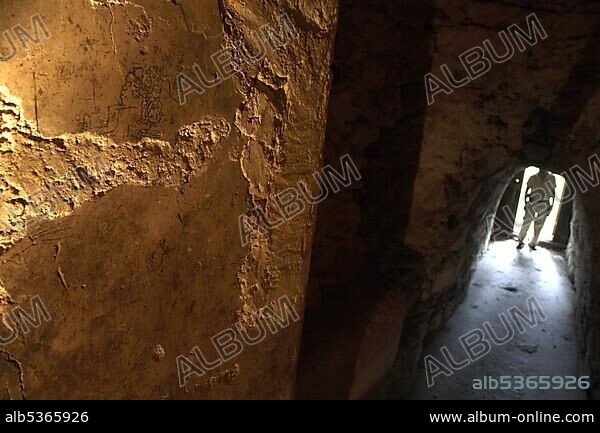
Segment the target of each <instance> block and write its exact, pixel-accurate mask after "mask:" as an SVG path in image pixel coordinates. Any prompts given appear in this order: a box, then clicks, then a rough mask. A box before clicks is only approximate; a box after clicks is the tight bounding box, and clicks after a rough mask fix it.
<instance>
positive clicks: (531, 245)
mask: <svg viewBox="0 0 600 433" xmlns="http://www.w3.org/2000/svg"><path fill="white" fill-rule="evenodd" d="M529 248H531V249H532V250H533V251H535V250H537V246H536V245H533V244H529Z"/></svg>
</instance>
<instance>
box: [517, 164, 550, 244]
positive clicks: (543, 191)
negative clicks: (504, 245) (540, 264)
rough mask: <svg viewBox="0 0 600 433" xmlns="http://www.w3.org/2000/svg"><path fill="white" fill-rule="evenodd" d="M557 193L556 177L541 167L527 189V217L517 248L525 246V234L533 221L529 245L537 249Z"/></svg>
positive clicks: (532, 177)
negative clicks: (531, 237)
mask: <svg viewBox="0 0 600 433" xmlns="http://www.w3.org/2000/svg"><path fill="white" fill-rule="evenodd" d="M555 194H556V179H555V178H554V175H553V174H552V173H550V172H549V171H548V170H544V169H542V168H540V170H539V171H538V172H537V173H536V174H535V175H533V176H531V177H530V178H529V180H528V181H527V190H526V191H525V217H524V218H523V226H522V227H521V232H520V233H519V244H518V245H517V249H519V250H520V249H521V248H523V247H524V246H525V243H524V241H525V236H527V232H528V231H529V227H530V226H531V223H533V239H532V240H531V242H530V243H529V247H530V248H531V249H532V250H535V249H536V247H537V243H538V239H539V237H540V232H541V231H542V228H543V227H544V223H545V222H546V218H547V217H548V215H549V214H550V212H552V207H553V206H554V197H555Z"/></svg>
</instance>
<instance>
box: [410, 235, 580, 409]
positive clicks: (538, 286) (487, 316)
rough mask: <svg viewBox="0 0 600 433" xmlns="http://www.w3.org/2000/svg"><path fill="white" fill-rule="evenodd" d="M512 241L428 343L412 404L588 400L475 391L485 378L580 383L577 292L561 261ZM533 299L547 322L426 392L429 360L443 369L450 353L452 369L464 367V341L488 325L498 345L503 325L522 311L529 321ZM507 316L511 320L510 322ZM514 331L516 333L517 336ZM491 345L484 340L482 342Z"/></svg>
mask: <svg viewBox="0 0 600 433" xmlns="http://www.w3.org/2000/svg"><path fill="white" fill-rule="evenodd" d="M515 245H516V243H515V242H514V241H502V242H494V243H492V244H490V247H489V249H488V251H487V252H486V254H485V255H484V257H483V258H482V259H481V261H480V262H479V264H478V266H477V270H476V272H475V275H474V277H473V281H472V283H471V287H470V288H469V292H468V295H467V297H466V299H465V301H464V302H463V303H462V304H461V305H460V306H459V307H458V309H457V311H456V312H455V314H454V315H453V316H452V317H451V318H450V320H449V321H448V322H447V323H446V325H445V326H444V328H443V329H442V330H441V331H440V332H439V333H438V334H437V335H436V336H435V337H434V338H433V339H432V340H430V341H428V342H426V344H425V346H424V349H423V353H422V357H421V360H420V361H419V371H418V376H417V383H416V385H415V388H414V390H413V396H412V397H413V398H415V399H488V400H489V399H494V400H496V399H585V397H586V396H585V391H582V390H580V389H574V390H564V389H563V390H552V389H550V390H539V389H536V390H532V389H527V386H525V387H524V389H522V390H518V391H517V390H515V389H514V388H515V385H514V384H515V381H514V380H513V381H512V383H513V389H510V390H499V389H495V390H490V389H474V388H473V384H474V379H482V378H483V377H484V376H493V377H495V378H496V379H499V377H500V376H524V377H525V378H527V377H528V376H550V377H553V376H562V377H566V376H577V349H576V341H575V328H576V326H575V311H574V305H575V303H574V295H575V292H574V290H573V289H572V285H571V283H570V281H569V279H568V276H567V269H566V268H567V267H566V261H565V257H564V253H560V252H556V251H551V250H547V249H544V248H541V247H538V249H537V250H536V251H532V250H530V249H529V248H528V247H526V248H524V249H523V250H521V251H517V250H516V249H515ZM532 295H533V296H534V297H535V299H537V301H538V302H539V305H540V307H541V309H542V310H543V312H544V313H545V315H546V316H547V319H546V320H544V321H543V322H541V323H538V324H535V325H534V326H532V327H529V326H528V325H527V324H526V325H525V329H526V331H525V332H524V333H523V334H520V333H519V332H515V335H514V337H513V338H512V339H510V341H508V342H507V343H506V344H503V345H495V344H494V343H493V342H492V343H491V351H490V352H489V353H488V354H487V355H485V356H482V357H481V358H480V359H478V360H476V361H474V362H472V363H470V364H469V365H467V366H466V367H464V368H462V369H460V370H458V371H454V372H453V374H451V375H448V376H445V375H444V374H439V375H437V376H435V378H434V384H433V386H431V387H428V384H427V379H426V372H425V364H424V358H425V356H427V355H432V356H434V357H435V358H436V359H438V360H440V361H442V362H444V363H445V364H446V365H447V363H446V361H445V358H444V356H443V355H442V353H441V352H440V350H441V348H442V347H444V346H446V347H448V350H449V352H450V354H451V355H452V357H453V359H454V361H456V362H457V363H460V362H461V361H463V360H465V359H467V354H466V352H465V349H464V348H463V347H462V346H461V344H460V340H459V338H460V337H461V336H462V335H464V334H466V333H468V332H469V331H471V330H474V329H481V330H485V328H484V323H485V322H486V321H489V322H490V323H491V326H492V328H493V330H494V331H495V333H496V335H497V336H498V337H502V336H504V335H507V332H506V331H505V328H504V326H503V325H502V322H501V320H500V318H499V314H500V313H501V312H504V313H507V312H508V311H509V309H511V308H512V307H515V306H516V307H518V308H519V309H520V310H521V311H522V312H524V313H526V314H528V307H527V301H526V300H527V298H529V297H530V296H532ZM507 316H509V315H508V314H507ZM515 331H516V330H515ZM485 335H486V338H487V339H488V340H489V337H487V335H488V334H487V333H486V334H485Z"/></svg>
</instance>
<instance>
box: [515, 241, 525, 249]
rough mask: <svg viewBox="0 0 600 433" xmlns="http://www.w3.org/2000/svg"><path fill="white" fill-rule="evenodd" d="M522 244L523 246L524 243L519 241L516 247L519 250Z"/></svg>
mask: <svg viewBox="0 0 600 433" xmlns="http://www.w3.org/2000/svg"><path fill="white" fill-rule="evenodd" d="M524 246H525V244H524V243H523V242H519V245H517V249H518V250H520V249H521V248H523V247H524Z"/></svg>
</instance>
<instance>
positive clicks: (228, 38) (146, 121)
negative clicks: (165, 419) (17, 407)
mask: <svg viewBox="0 0 600 433" xmlns="http://www.w3.org/2000/svg"><path fill="white" fill-rule="evenodd" d="M336 8H337V6H336V3H335V2H333V1H326V0H323V1H313V0H311V1H300V2H298V1H294V2H291V1H290V2H288V1H284V2H281V1H278V2H275V1H250V2H245V3H244V4H242V3H240V2H238V1H233V0H232V1H229V0H218V1H217V0H209V1H203V2H197V1H193V0H178V1H168V2H165V1H162V2H157V1H153V0H140V1H116V0H105V1H95V0H65V1H62V2H60V3H59V2H48V1H41V0H39V1H34V0H29V1H11V0H2V1H1V2H0V11H1V14H0V29H1V30H4V29H5V28H6V29H13V28H15V26H18V25H22V26H23V27H24V28H26V29H28V30H30V31H31V28H32V26H31V24H30V16H31V15H33V14H39V16H40V17H42V19H43V22H44V24H45V26H46V27H47V30H48V33H49V34H50V37H46V35H45V34H43V33H41V34H40V36H41V37H40V38H39V39H40V40H39V42H38V43H35V44H31V46H29V47H28V49H18V51H17V52H16V55H15V56H14V57H13V58H11V59H10V60H7V61H3V62H0V113H1V115H2V131H1V132H2V136H1V137H2V139H1V140H0V144H1V146H2V148H1V149H2V150H1V153H0V171H1V172H2V177H3V180H2V182H3V183H2V185H0V189H1V194H2V196H1V197H2V215H1V216H2V218H3V221H2V222H3V224H2V230H3V231H2V237H1V242H2V248H3V251H4V253H3V254H2V256H1V258H0V259H1V261H0V280H1V281H2V286H1V289H0V290H1V292H0V312H1V313H2V317H3V319H5V320H4V325H7V324H9V323H10V322H8V321H7V320H6V318H7V317H8V316H7V315H8V312H9V311H11V310H14V308H16V307H17V306H19V305H20V306H22V307H23V308H24V309H26V310H27V309H28V308H27V306H28V305H30V304H29V301H30V300H32V299H35V297H36V296H39V299H41V300H42V301H43V303H44V305H45V306H46V307H47V310H48V312H49V313H50V314H51V316H52V320H51V321H49V322H47V323H46V322H44V323H41V325H40V326H38V327H36V328H35V329H30V332H29V333H25V332H19V338H18V339H17V340H16V341H13V342H12V343H10V344H8V345H4V346H2V348H1V349H0V354H1V355H2V356H0V388H1V389H2V391H0V396H2V398H31V399H33V398H151V399H159V398H164V399H169V398H190V399H192V398H194V399H197V398H275V399H280V398H290V397H291V396H292V395H293V389H294V379H295V367H296V361H297V357H298V351H299V343H300V323H292V324H291V325H290V326H289V327H287V328H285V329H283V330H281V331H280V332H279V333H277V334H276V335H270V334H269V336H268V337H267V338H266V339H265V340H264V342H263V343H261V345H257V346H248V347H244V350H243V353H242V354H241V355H240V356H238V357H237V358H235V359H233V360H230V361H228V362H226V363H224V364H223V365H222V366H220V367H219V368H216V369H214V370H211V371H210V372H208V373H207V374H206V375H204V376H202V377H198V376H195V377H191V378H190V379H189V383H188V384H187V386H186V387H184V388H180V386H179V380H178V374H177V364H176V358H177V357H178V356H179V355H191V350H192V348H193V347H195V346H197V347H199V348H200V349H202V350H203V351H205V353H206V356H207V357H208V358H209V359H211V360H214V359H215V356H216V352H215V350H214V348H213V344H212V342H211V337H212V336H214V335H215V334H218V333H219V332H221V331H223V330H225V329H228V328H231V327H233V326H234V324H236V323H239V324H241V325H242V327H246V328H247V330H249V331H252V328H253V327H254V324H253V322H252V320H251V318H252V317H253V315H254V314H255V313H257V312H259V310H260V309H261V308H262V307H264V306H269V305H272V304H273V303H274V302H275V301H276V300H278V299H280V298H281V297H282V296H287V297H288V298H289V299H290V300H291V301H292V302H293V305H294V308H295V309H296V310H297V312H298V314H299V315H302V312H303V306H304V290H305V284H306V279H307V275H308V268H309V261H308V259H309V257H310V251H311V244H312V226H313V221H314V218H315V215H314V211H313V210H312V209H309V210H307V211H306V212H304V213H303V214H302V215H300V216H298V217H297V218H295V219H294V220H293V221H290V222H288V223H286V224H285V225H282V226H280V227H278V228H275V229H274V230H272V231H270V232H268V233H264V232H262V231H258V230H257V231H254V232H253V233H252V234H251V236H250V243H249V245H248V246H246V247H242V244H241V241H240V229H239V216H240V215H242V214H247V215H251V211H252V210H253V209H254V208H255V207H257V206H259V207H261V208H262V209H264V210H265V212H266V214H267V215H268V216H269V217H270V218H273V216H274V215H275V214H276V206H275V197H276V195H277V194H278V193H279V192H281V191H283V190H285V189H286V188H288V187H290V186H292V185H295V184H296V183H297V182H298V181H300V180H305V181H308V179H309V178H310V176H311V174H312V173H313V172H314V171H316V170H317V169H318V168H319V167H320V165H321V161H322V146H323V137H324V127H325V118H326V107H327V102H328V94H329V84H330V70H329V65H330V60H329V59H330V55H331V52H332V46H333V39H334V33H335V22H336V13H337V11H336ZM282 14H286V15H287V17H289V22H291V23H292V25H293V27H294V28H295V29H296V30H297V38H294V39H293V40H290V41H289V43H286V44H279V46H278V47H277V49H272V50H266V53H265V55H264V56H263V57H260V58H258V61H257V62H246V63H244V64H242V66H241V71H240V72H239V73H237V74H234V76H232V77H231V78H229V79H223V80H221V81H222V82H220V83H218V85H215V86H212V87H210V88H208V87H207V88H206V89H204V91H203V92H202V93H201V94H200V92H199V93H197V94H188V95H186V96H187V97H186V99H187V103H186V104H185V105H184V106H180V105H179V102H180V98H179V94H178V89H177V86H176V83H177V82H176V77H177V75H178V74H179V73H181V72H183V73H186V74H187V75H189V76H191V77H196V75H195V74H194V71H193V70H192V67H193V65H194V64H197V65H199V66H200V68H201V70H202V71H204V73H205V74H206V79H207V80H208V79H209V78H210V79H215V78H217V77H219V78H223V77H225V74H224V72H223V70H222V69H218V68H217V66H216V64H214V61H213V60H211V56H212V55H213V54H215V53H217V52H219V51H220V50H222V49H224V48H229V51H227V53H228V55H229V56H230V58H232V59H233V60H229V61H228V64H229V66H231V63H233V62H234V61H235V60H236V56H238V57H239V53H240V52H239V50H240V47H246V49H247V50H249V52H251V53H260V51H259V49H260V47H259V44H260V43H261V42H260V41H261V40H262V43H263V44H264V43H265V42H268V41H269V40H268V39H257V38H260V37H262V36H260V35H261V33H260V32H261V29H264V26H271V28H274V29H275V30H277V31H279V25H280V18H281V16H282ZM273 41H274V42H276V41H277V40H276V39H275V40H273ZM2 42H3V43H4V41H2ZM274 45H275V44H274ZM2 50H3V52H2V55H3V57H9V55H10V53H9V52H8V51H9V50H10V47H9V46H5V45H2ZM238 60H239V59H238ZM226 63H227V62H226ZM195 79H196V80H197V79H198V78H195ZM36 200H40V202H36ZM12 330H13V331H15V328H14V326H13V328H12ZM20 331H23V330H20ZM7 332H9V329H8V328H5V327H2V330H1V334H0V335H2V336H3V337H4V336H5V335H6V333H7ZM5 390H6V392H5ZM4 394H6V395H4Z"/></svg>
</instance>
